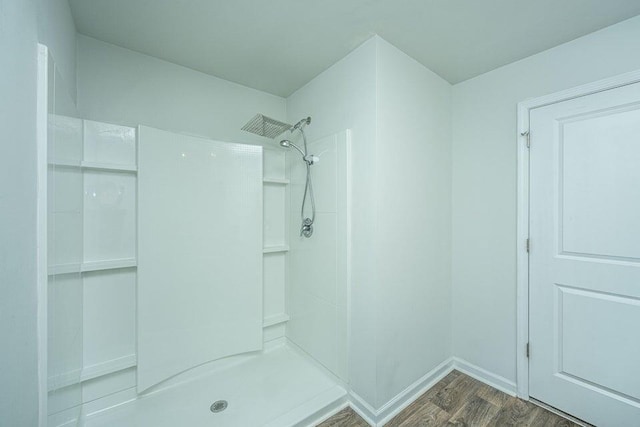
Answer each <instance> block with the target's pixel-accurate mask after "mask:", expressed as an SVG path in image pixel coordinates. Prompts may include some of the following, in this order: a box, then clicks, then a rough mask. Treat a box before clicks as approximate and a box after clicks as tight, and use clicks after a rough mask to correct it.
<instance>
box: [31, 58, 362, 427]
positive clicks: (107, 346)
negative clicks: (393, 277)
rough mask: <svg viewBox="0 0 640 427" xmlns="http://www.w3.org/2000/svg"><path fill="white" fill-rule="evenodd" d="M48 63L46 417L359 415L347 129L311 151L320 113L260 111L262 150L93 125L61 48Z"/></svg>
mask: <svg viewBox="0 0 640 427" xmlns="http://www.w3.org/2000/svg"><path fill="white" fill-rule="evenodd" d="M39 67H40V75H41V77H42V82H41V85H40V88H41V91H40V92H41V93H40V94H39V100H40V104H41V105H43V106H44V107H43V111H44V114H46V117H44V116H43V117H44V119H43V120H44V121H46V123H47V128H48V131H47V132H46V134H43V135H42V136H41V138H40V141H39V145H40V146H39V149H40V150H41V153H46V164H44V163H43V164H41V166H40V167H41V169H42V170H41V171H40V172H41V173H44V174H45V176H46V188H47V191H46V204H45V205H44V206H45V208H46V209H45V212H44V215H45V217H46V227H45V228H46V234H44V235H43V236H41V237H42V238H43V240H46V243H47V244H46V248H47V249H46V257H45V259H46V264H45V265H46V271H44V272H43V274H42V277H46V279H45V280H44V281H43V284H42V286H41V287H40V292H39V299H40V302H41V304H42V307H43V316H42V317H41V319H40V321H41V324H43V325H45V326H46V331H47V333H46V336H43V337H42V342H41V343H42V344H45V345H44V346H41V347H42V348H43V349H44V351H43V353H42V354H41V355H40V356H41V358H42V360H44V361H46V362H45V364H46V372H47V374H46V379H45V382H46V389H45V390H44V393H45V394H46V396H47V399H46V403H47V404H46V414H47V419H48V425H49V426H50V427H58V426H83V425H86V426H132V427H133V426H135V427H146V426H153V427H161V426H176V425H189V426H200V425H202V426H205V425H219V426H261V425H266V426H274V427H275V426H292V425H300V426H306V425H314V424H315V423H316V422H318V421H319V420H321V419H322V418H323V417H326V416H327V415H328V414H330V413H333V412H335V411H336V410H338V409H340V408H341V407H344V406H345V405H346V401H347V400H346V399H347V398H346V395H347V392H346V390H347V388H348V387H347V378H348V376H347V366H348V363H347V361H348V346H347V336H348V326H349V319H348V304H349V253H348V250H349V210H348V206H349V203H348V198H349V161H350V160H349V144H350V143H349V141H350V134H349V131H347V130H345V131H343V132H340V133H337V134H333V135H329V136H326V137H324V138H320V139H316V140H310V141H307V140H306V136H305V133H304V128H305V127H306V126H312V124H311V119H310V118H305V119H303V120H301V121H300V122H298V123H297V124H293V125H289V124H287V123H284V122H281V121H278V120H274V119H270V118H268V117H265V116H261V115H259V116H256V118H254V119H255V120H254V122H255V123H253V126H254V127H253V128H252V129H253V130H251V129H249V131H251V132H254V133H258V134H261V135H262V136H264V138H263V139H264V143H262V144H255V143H254V144H247V143H243V141H233V142H225V141H215V140H211V139H207V138H202V137H194V136H190V135H184V134H179V133H175V132H170V131H167V130H161V129H156V128H153V127H149V126H144V125H143V124H140V125H139V126H137V127H132V126H125V125H123V124H120V123H104V122H101V121H97V120H87V119H86V118H83V117H81V116H80V114H78V112H77V111H76V108H75V106H74V104H73V102H72V101H71V100H70V99H68V98H67V97H66V95H65V94H66V93H68V91H67V90H65V83H64V82H63V81H62V78H61V77H60V74H59V73H58V72H57V70H56V65H55V63H54V61H53V58H52V57H51V56H50V55H49V54H48V52H47V49H46V48H45V47H41V49H40V61H39ZM247 119H250V117H247ZM258 121H260V123H258ZM247 126H249V127H251V123H248V124H247ZM258 126H261V128H260V129H258ZM301 157H302V159H301ZM43 232H44V230H43Z"/></svg>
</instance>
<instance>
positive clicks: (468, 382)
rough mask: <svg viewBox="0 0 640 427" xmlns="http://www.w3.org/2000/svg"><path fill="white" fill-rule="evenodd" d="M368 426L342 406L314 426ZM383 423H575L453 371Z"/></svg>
mask: <svg viewBox="0 0 640 427" xmlns="http://www.w3.org/2000/svg"><path fill="white" fill-rule="evenodd" d="M368 425H369V424H367V423H366V421H364V420H363V419H362V418H361V417H360V416H359V415H358V414H356V413H355V412H354V411H353V410H352V409H351V408H346V409H344V410H342V411H340V412H339V413H337V414H336V415H334V416H332V417H331V418H329V419H328V420H326V421H324V422H323V423H321V424H320V425H319V426H318V427H347V426H348V427H367V426H368ZM386 426H387V427H401V426H402V427H413V426H419V427H427V426H429V427H431V426H474V427H475V426H477V427H481V426H482V427H484V426H491V427H494V426H536V427H538V426H539V427H542V426H545V427H546V426H554V427H560V426H562V427H574V426H578V424H574V423H572V422H571V421H568V420H566V419H564V418H562V417H560V416H558V415H556V414H554V413H552V412H549V411H547V410H546V409H544V408H541V407H539V406H536V405H534V404H533V403H530V402H525V401H523V400H520V399H518V398H516V397H512V396H509V395H508V394H505V393H503V392H501V391H499V390H496V389H495V388H493V387H490V386H488V385H486V384H484V383H482V382H480V381H478V380H475V379H473V378H471V377H469V376H467V375H465V374H462V373H460V372H458V371H453V372H451V373H450V374H449V375H447V376H446V377H444V378H443V379H442V380H441V381H439V382H438V383H437V384H436V385H434V386H433V387H432V388H431V389H429V390H428V391H427V392H426V393H425V394H423V395H422V396H420V397H419V398H418V399H417V400H416V401H415V402H413V403H412V404H411V405H409V406H408V407H406V408H405V409H404V410H402V412H400V413H399V414H398V415H396V416H395V417H394V418H393V419H392V420H391V421H389V423H387V424H386Z"/></svg>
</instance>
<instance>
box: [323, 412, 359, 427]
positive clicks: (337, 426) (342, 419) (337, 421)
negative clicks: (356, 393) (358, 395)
mask: <svg viewBox="0 0 640 427" xmlns="http://www.w3.org/2000/svg"><path fill="white" fill-rule="evenodd" d="M318 427H369V424H368V423H367V422H366V421H365V420H363V419H362V418H361V417H360V415H358V414H356V413H355V411H354V410H353V409H351V408H345V409H343V410H342V411H340V412H338V413H337V414H335V415H334V416H332V417H331V418H329V419H328V420H326V421H324V422H322V423H320V424H318Z"/></svg>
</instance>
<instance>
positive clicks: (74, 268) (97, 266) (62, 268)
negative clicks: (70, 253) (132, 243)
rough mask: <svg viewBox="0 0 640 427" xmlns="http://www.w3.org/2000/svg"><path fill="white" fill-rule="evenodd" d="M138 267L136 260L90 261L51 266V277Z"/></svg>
mask: <svg viewBox="0 0 640 427" xmlns="http://www.w3.org/2000/svg"><path fill="white" fill-rule="evenodd" d="M137 265H138V263H137V261H136V259H135V258H124V259H114V260H108V261H89V262H83V263H75V264H59V265H52V266H49V272H48V273H49V276H53V275H56V274H69V273H80V272H82V273H85V272H89V271H101V270H115V269H118V268H131V267H136V266H137Z"/></svg>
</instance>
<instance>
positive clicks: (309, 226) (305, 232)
mask: <svg viewBox="0 0 640 427" xmlns="http://www.w3.org/2000/svg"><path fill="white" fill-rule="evenodd" d="M312 235H313V221H311V219H310V218H305V219H304V221H302V227H300V237H302V236H304V237H306V238H309V237H311V236H312Z"/></svg>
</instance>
